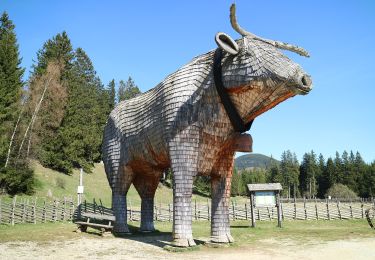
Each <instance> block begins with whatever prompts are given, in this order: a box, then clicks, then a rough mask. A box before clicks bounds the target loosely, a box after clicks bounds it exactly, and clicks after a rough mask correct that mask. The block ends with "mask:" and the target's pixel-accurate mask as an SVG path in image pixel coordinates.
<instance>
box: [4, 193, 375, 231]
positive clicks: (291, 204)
mask: <svg viewBox="0 0 375 260" xmlns="http://www.w3.org/2000/svg"><path fill="white" fill-rule="evenodd" d="M371 207H375V200H374V199H368V200H363V199H362V200H357V201H348V200H318V199H312V200H311V199H309V200H307V199H282V200H281V210H282V212H281V215H282V218H283V220H333V219H364V218H366V214H365V210H366V209H368V208H371ZM82 211H84V212H92V213H101V214H110V215H111V214H113V212H112V210H111V209H109V208H106V207H104V206H103V205H102V203H101V200H99V203H97V202H96V201H95V200H94V201H93V203H88V202H86V201H84V203H82V204H81V205H79V206H78V207H77V206H76V205H75V204H74V201H73V200H72V199H71V198H70V199H69V198H64V199H63V200H54V201H52V202H46V201H43V202H41V201H39V202H38V203H37V200H36V199H34V200H18V201H17V197H14V198H13V200H12V201H8V202H5V201H2V200H1V198H0V224H10V225H14V224H20V223H33V224H36V223H45V222H56V221H73V220H75V219H77V218H79V215H80V212H82ZM372 212H374V211H372ZM229 215H230V219H231V220H251V214H250V205H249V203H243V204H237V203H235V202H233V201H232V203H231V205H230V208H229ZM255 217H256V220H258V221H262V220H273V219H277V211H276V208H274V207H256V208H255ZM371 217H372V218H374V214H372V216H371ZM192 218H193V221H210V218H211V205H210V201H209V200H207V202H206V203H198V202H196V201H193V203H192ZM140 219H141V212H140V209H139V208H138V207H132V205H131V203H128V220H129V221H131V222H132V221H140ZM154 219H155V220H156V221H172V220H173V205H172V204H161V203H155V206H154Z"/></svg>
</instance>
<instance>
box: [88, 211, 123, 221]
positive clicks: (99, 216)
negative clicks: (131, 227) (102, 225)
mask: <svg viewBox="0 0 375 260" xmlns="http://www.w3.org/2000/svg"><path fill="white" fill-rule="evenodd" d="M81 216H83V217H86V218H93V219H99V220H111V221H116V217H115V216H113V215H102V214H95V213H88V212H82V214H81Z"/></svg>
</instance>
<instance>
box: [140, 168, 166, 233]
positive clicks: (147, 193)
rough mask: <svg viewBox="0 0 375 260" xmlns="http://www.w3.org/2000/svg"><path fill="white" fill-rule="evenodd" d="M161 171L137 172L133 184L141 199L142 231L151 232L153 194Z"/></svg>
mask: <svg viewBox="0 0 375 260" xmlns="http://www.w3.org/2000/svg"><path fill="white" fill-rule="evenodd" d="M160 176H161V172H151V173H147V174H141V173H137V175H136V177H135V178H134V181H133V184H134V187H135V188H136V190H137V191H138V194H139V196H140V197H141V199H142V205H141V227H140V231H142V232H151V231H154V230H155V227H154V196H155V192H156V189H157V187H158V184H159V180H160Z"/></svg>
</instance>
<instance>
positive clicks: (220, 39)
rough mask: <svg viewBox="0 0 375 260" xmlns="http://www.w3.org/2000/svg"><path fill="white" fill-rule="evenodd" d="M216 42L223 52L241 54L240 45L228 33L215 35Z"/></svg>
mask: <svg viewBox="0 0 375 260" xmlns="http://www.w3.org/2000/svg"><path fill="white" fill-rule="evenodd" d="M215 42H216V44H217V46H219V47H220V48H221V49H222V50H224V51H226V52H228V53H230V54H232V55H237V54H238V52H239V50H240V49H239V47H238V44H237V43H236V42H235V41H234V40H233V39H232V38H231V37H230V36H229V35H228V34H226V33H223V32H219V33H217V34H216V35H215Z"/></svg>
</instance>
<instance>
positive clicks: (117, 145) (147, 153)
mask: <svg viewBox="0 0 375 260" xmlns="http://www.w3.org/2000/svg"><path fill="white" fill-rule="evenodd" d="M230 18H231V23H232V26H233V28H234V29H235V30H236V31H237V32H239V33H240V34H241V35H242V36H243V37H242V38H241V39H239V40H237V41H234V40H232V39H231V38H230V37H229V36H228V35H226V34H224V33H218V34H217V35H216V37H215V40H216V43H217V44H218V47H219V48H218V49H216V50H214V51H210V52H208V53H206V54H203V55H200V56H198V57H196V58H194V59H193V60H192V61H191V62H190V63H188V64H187V65H185V66H184V67H182V68H181V69H179V70H177V71H176V72H174V73H172V74H171V75H169V76H168V77H167V78H166V79H165V80H164V81H162V82H161V83H160V84H159V85H157V86H156V87H155V88H153V89H151V90H149V91H147V92H146V93H144V94H142V95H140V96H137V97H135V98H133V99H130V100H127V101H123V102H121V103H119V104H118V106H117V107H116V108H115V109H114V110H113V111H112V112H111V114H110V117H109V119H108V123H107V125H106V127H105V132H104V141H103V161H104V165H105V170H106V173H107V177H108V181H109V184H110V186H111V188H112V194H113V195H112V207H113V210H114V213H115V215H116V219H117V221H116V225H115V231H116V232H124V233H126V232H129V230H128V226H127V206H126V194H127V191H128V189H129V187H130V185H131V184H132V183H133V184H134V186H135V188H136V190H137V191H138V193H139V195H140V196H141V198H142V205H141V227H140V229H141V230H142V231H152V230H154V225H153V205H154V194H155V191H156V188H157V186H158V183H159V179H160V176H161V174H162V173H163V171H165V170H166V169H168V168H171V170H172V173H173V213H174V214H173V239H174V241H175V243H176V245H180V246H192V245H194V244H195V243H194V240H193V236H192V230H191V221H192V216H191V215H192V214H191V212H192V210H191V197H192V186H193V179H194V177H195V176H197V175H198V174H200V175H208V176H210V177H211V193H212V211H211V212H212V214H211V235H212V237H211V239H212V241H214V242H222V243H227V242H232V241H233V238H232V236H231V234H230V225H229V211H228V205H229V199H230V185H231V177H232V167H233V158H234V153H235V150H236V149H235V146H234V145H233V144H234V143H236V142H237V141H238V140H241V137H240V139H238V136H239V133H241V132H244V131H246V130H248V129H249V127H250V124H251V122H252V120H254V118H255V117H257V116H258V115H260V114H262V113H263V112H265V111H267V110H269V109H271V108H272V107H274V106H276V105H277V104H279V103H280V102H282V101H284V100H286V99H287V98H290V97H293V96H295V95H296V94H306V93H308V92H309V91H310V89H311V79H310V77H309V76H307V75H306V73H305V72H304V71H303V70H302V69H301V67H300V66H299V65H297V64H296V63H294V62H292V61H291V60H290V59H288V58H287V57H286V56H285V55H283V54H282V53H281V52H280V51H279V50H278V49H285V50H290V51H293V52H296V53H299V54H300V55H303V56H308V54H307V52H306V51H304V50H303V49H301V48H299V47H296V46H292V45H289V44H286V43H281V42H276V41H272V40H266V39H263V38H259V37H257V36H255V35H253V34H251V33H249V32H247V31H245V30H243V29H242V28H241V27H240V26H239V25H238V24H237V21H236V17H235V6H234V5H232V7H231V15H230ZM245 139H246V138H245Z"/></svg>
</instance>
